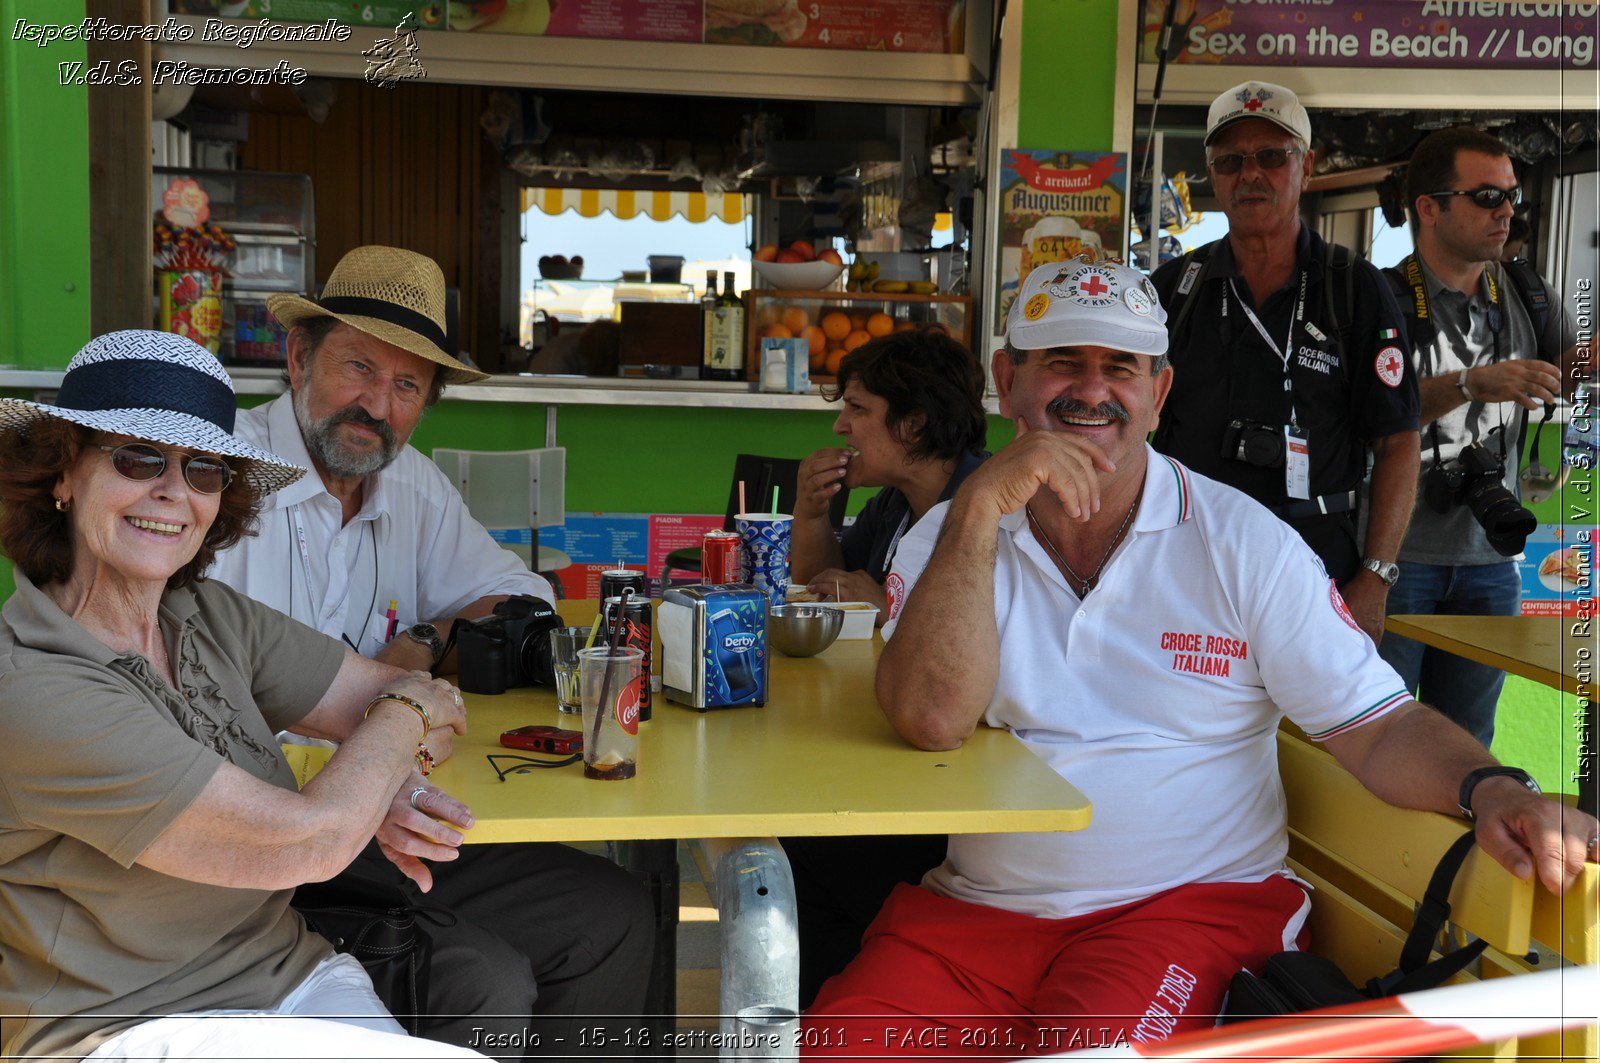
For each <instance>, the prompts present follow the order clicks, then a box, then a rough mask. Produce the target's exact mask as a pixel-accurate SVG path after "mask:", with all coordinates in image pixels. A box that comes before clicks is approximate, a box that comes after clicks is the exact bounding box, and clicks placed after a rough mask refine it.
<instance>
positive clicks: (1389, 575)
mask: <svg viewBox="0 0 1600 1063" xmlns="http://www.w3.org/2000/svg"><path fill="white" fill-rule="evenodd" d="M1361 567H1362V568H1364V569H1366V570H1367V571H1368V572H1370V573H1372V574H1373V575H1374V576H1377V577H1378V578H1379V579H1381V580H1383V585H1384V586H1385V587H1393V586H1394V581H1395V580H1397V579H1399V578H1400V566H1399V565H1397V564H1395V563H1394V562H1393V561H1379V560H1378V559H1377V558H1375V557H1363V558H1362V559H1361Z"/></svg>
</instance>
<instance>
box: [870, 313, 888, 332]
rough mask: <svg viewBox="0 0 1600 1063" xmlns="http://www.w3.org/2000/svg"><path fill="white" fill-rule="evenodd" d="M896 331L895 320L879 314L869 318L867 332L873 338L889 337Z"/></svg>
mask: <svg viewBox="0 0 1600 1063" xmlns="http://www.w3.org/2000/svg"><path fill="white" fill-rule="evenodd" d="M893 331H894V318H892V317H890V316H889V315H888V314H884V313H877V314H873V315H872V316H871V317H869V318H867V332H868V333H869V334H870V335H872V336H887V335H888V334H889V333H891V332H893Z"/></svg>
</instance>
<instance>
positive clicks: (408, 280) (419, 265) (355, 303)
mask: <svg viewBox="0 0 1600 1063" xmlns="http://www.w3.org/2000/svg"><path fill="white" fill-rule="evenodd" d="M267 309H268V310H270V311H272V315H273V316H274V317H276V318H277V319H278V322H279V323H280V324H282V325H283V327H284V328H294V327H295V326H296V325H298V324H300V323H301V322H303V321H305V320H307V319H308V318H313V317H331V318H334V319H336V320H338V321H341V322H343V323H344V324H346V325H349V326H350V327H351V328H353V329H359V330H360V331H362V332H365V333H366V334H367V335H369V336H376V337H377V338H378V339H380V340H382V341H383V342H385V343H391V344H393V345H394V346H396V347H399V348H400V349H401V350H403V351H408V352H410V353H411V354H414V355H416V356H417V357H418V358H422V359H425V360H427V361H429V362H433V363H434V364H435V365H438V366H441V367H442V368H443V370H444V382H445V383H446V384H470V383H472V382H473V381H475V380H485V379H487V378H488V376H489V374H488V373H480V372H479V371H478V370H476V369H473V368H472V367H471V366H468V365H465V364H463V363H461V362H459V361H457V360H456V359H455V358H453V357H451V356H450V354H449V353H447V352H446V350H445V344H446V340H445V332H444V322H445V291H444V273H443V271H441V270H440V269H439V265H438V263H436V262H434V260H433V259H431V258H429V257H427V256H426V255H419V254H417V253H416V252H415V251H407V250H405V249H403V248H399V247H382V246H380V245H377V244H370V245H368V246H366V247H358V248H355V249H354V250H352V251H351V252H350V253H349V254H347V255H345V256H344V257H343V258H341V259H340V260H339V264H338V265H337V266H334V267H333V272H332V273H331V274H329V276H328V283H327V284H324V285H323V286H322V294H321V295H320V296H318V298H317V299H315V300H311V299H307V298H306V297H304V296H302V295H274V296H272V297H271V298H270V299H268V300H267Z"/></svg>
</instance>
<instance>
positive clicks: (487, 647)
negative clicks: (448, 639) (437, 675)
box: [456, 594, 563, 694]
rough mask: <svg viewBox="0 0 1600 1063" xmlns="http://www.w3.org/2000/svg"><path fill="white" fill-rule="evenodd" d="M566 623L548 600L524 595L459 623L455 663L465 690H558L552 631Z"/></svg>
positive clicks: (509, 599) (503, 691) (494, 692)
mask: <svg viewBox="0 0 1600 1063" xmlns="http://www.w3.org/2000/svg"><path fill="white" fill-rule="evenodd" d="M562 624H563V621H562V619H561V617H560V615H559V614H557V613H556V611H555V608H554V607H553V606H551V604H550V603H549V602H547V601H545V600H544V599H543V598H535V597H534V596H533V595H531V594H519V595H517V596H516V597H514V598H507V599H506V600H505V601H503V602H500V603H498V604H497V605H496V606H495V607H494V612H492V613H490V614H489V615H488V616H485V617H479V618H478V619H477V620H463V621H458V623H457V628H456V661H457V671H458V673H459V674H458V677H457V678H458V679H459V681H460V684H461V689H462V690H465V691H466V692H467V693H469V694H504V693H505V692H506V691H507V690H508V689H510V688H512V687H526V686H533V685H535V684H538V685H539V686H547V687H548V686H554V685H555V682H556V675H555V661H554V659H553V657H552V655H551V649H550V632H552V631H554V630H555V629H556V628H558V627H561V626H562Z"/></svg>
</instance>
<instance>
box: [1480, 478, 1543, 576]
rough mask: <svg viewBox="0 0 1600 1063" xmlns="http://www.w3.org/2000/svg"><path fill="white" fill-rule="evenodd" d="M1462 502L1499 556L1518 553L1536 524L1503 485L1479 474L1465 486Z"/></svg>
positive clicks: (1531, 514)
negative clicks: (1465, 494)
mask: <svg viewBox="0 0 1600 1063" xmlns="http://www.w3.org/2000/svg"><path fill="white" fill-rule="evenodd" d="M1466 502H1467V506H1468V508H1470V509H1471V510H1472V516H1473V519H1474V520H1476V521H1477V522H1478V524H1479V525H1480V526H1481V527H1482V528H1483V533H1484V535H1485V536H1486V537H1487V538H1488V540H1489V545H1490V546H1492V547H1494V548H1495V552H1496V553H1498V554H1500V555H1501V556H1502V557H1515V556H1516V555H1517V554H1520V553H1522V548H1523V547H1524V546H1525V545H1526V544H1527V542H1528V536H1529V535H1531V534H1532V533H1533V530H1534V529H1535V528H1537V527H1538V526H1539V522H1538V520H1537V519H1536V518H1535V517H1534V515H1533V513H1532V512H1531V511H1530V510H1529V509H1528V508H1527V507H1526V506H1524V505H1522V503H1520V502H1518V501H1517V499H1516V496H1514V495H1513V494H1512V493H1511V492H1510V491H1507V490H1506V488H1505V485H1504V484H1502V483H1500V481H1499V480H1497V479H1492V478H1491V477H1489V476H1481V477H1479V478H1478V479H1476V480H1474V481H1473V482H1472V483H1470V484H1468V485H1467V498H1466Z"/></svg>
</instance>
